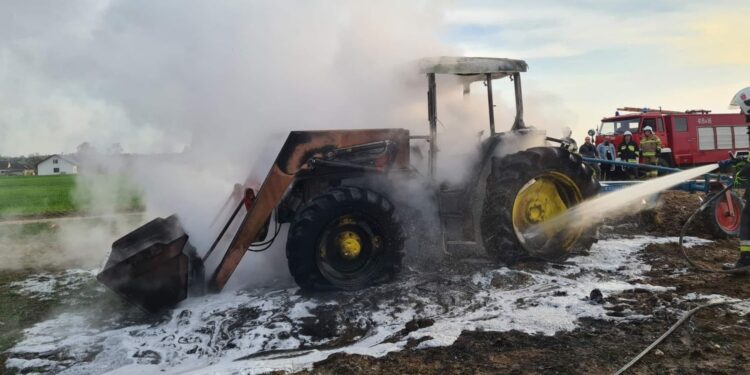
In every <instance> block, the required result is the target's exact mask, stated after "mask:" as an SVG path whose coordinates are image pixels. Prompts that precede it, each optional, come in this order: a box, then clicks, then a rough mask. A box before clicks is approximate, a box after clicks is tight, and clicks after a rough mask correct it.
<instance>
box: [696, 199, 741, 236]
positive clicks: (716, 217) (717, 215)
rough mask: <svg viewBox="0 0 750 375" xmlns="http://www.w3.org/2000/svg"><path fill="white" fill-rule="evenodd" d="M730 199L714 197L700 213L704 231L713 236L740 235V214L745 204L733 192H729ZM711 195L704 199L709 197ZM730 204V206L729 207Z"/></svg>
mask: <svg viewBox="0 0 750 375" xmlns="http://www.w3.org/2000/svg"><path fill="white" fill-rule="evenodd" d="M729 196H730V197H731V201H730V200H727V198H726V196H724V197H719V198H717V199H714V201H713V202H711V204H710V205H709V206H708V207H706V209H705V210H703V212H702V213H701V215H702V221H703V223H704V225H705V227H706V231H707V232H708V233H709V234H711V235H712V236H714V238H730V237H737V236H739V235H740V216H742V209H743V208H744V207H745V204H744V203H743V202H742V199H740V197H739V196H738V195H737V193H735V192H733V191H732V192H730V193H729ZM710 198H711V195H709V196H707V197H706V199H710ZM730 205H731V207H730Z"/></svg>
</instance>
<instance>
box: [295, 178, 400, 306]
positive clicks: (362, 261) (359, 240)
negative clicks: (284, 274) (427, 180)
mask: <svg viewBox="0 0 750 375" xmlns="http://www.w3.org/2000/svg"><path fill="white" fill-rule="evenodd" d="M394 211H395V207H394V206H393V204H392V203H391V202H390V201H389V200H388V199H386V198H385V197H383V196H382V195H380V194H378V193H376V192H374V191H372V190H367V189H363V188H358V187H338V188H334V189H331V190H329V191H327V192H325V193H323V194H321V195H319V196H317V197H315V198H313V199H312V200H311V201H310V202H308V203H307V204H306V205H305V206H304V207H303V208H302V209H301V210H300V211H299V212H298V214H297V215H296V217H295V220H294V221H293V222H292V224H291V226H290V228H289V235H288V238H287V243H286V256H287V260H288V263H289V271H290V272H291V274H292V276H293V277H294V280H295V281H296V282H297V285H299V286H300V288H302V289H303V290H307V291H309V290H321V289H322V290H325V289H339V290H356V289H362V288H364V287H366V286H369V285H372V284H375V283H378V282H381V281H386V280H388V279H391V278H393V277H394V276H395V275H396V273H398V272H399V271H400V268H401V260H402V258H403V247H404V236H403V235H402V228H401V224H400V223H399V221H398V219H397V218H396V215H395V212H394Z"/></svg>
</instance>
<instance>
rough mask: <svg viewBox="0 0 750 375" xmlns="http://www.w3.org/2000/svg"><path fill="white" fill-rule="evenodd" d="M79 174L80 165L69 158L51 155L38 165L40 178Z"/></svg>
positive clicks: (37, 169)
mask: <svg viewBox="0 0 750 375" xmlns="http://www.w3.org/2000/svg"><path fill="white" fill-rule="evenodd" d="M76 173H78V163H77V162H76V161H75V160H74V159H73V158H71V157H69V156H62V155H51V156H49V157H47V158H46V159H44V160H42V161H41V162H39V164H37V165H36V174H37V175H38V176H51V175H57V174H76Z"/></svg>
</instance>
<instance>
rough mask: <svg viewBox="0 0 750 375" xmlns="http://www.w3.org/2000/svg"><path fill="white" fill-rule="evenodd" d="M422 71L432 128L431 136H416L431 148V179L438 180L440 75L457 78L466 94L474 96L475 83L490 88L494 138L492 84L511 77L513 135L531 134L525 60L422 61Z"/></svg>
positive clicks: (491, 121) (434, 58)
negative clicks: (526, 112)
mask: <svg viewBox="0 0 750 375" xmlns="http://www.w3.org/2000/svg"><path fill="white" fill-rule="evenodd" d="M418 64H419V68H420V71H421V72H422V73H424V74H426V75H427V113H428V121H429V124H430V134H429V135H428V136H426V137H425V136H423V137H420V136H416V137H413V138H416V139H426V140H427V141H428V142H429V144H430V151H429V170H430V176H431V177H434V176H435V159H436V156H437V149H438V147H437V122H438V111H437V84H436V80H435V76H436V75H437V74H449V75H453V76H456V77H457V78H458V80H459V81H460V82H461V83H462V84H463V93H464V95H468V94H469V93H470V86H471V84H472V83H474V82H484V84H485V86H486V87H487V108H488V114H489V130H490V136H491V137H494V136H495V135H496V134H497V131H496V129H495V104H494V99H493V97H492V81H493V80H495V79H501V78H505V77H509V78H510V80H511V81H513V86H514V93H515V104H516V117H515V120H514V122H513V125H512V127H511V131H526V130H528V129H527V127H526V124H525V123H524V120H523V94H522V90H521V73H524V72H526V70H527V69H528V65H527V64H526V62H525V61H523V60H513V59H505V58H495V57H454V56H441V57H433V58H425V59H422V60H420V61H419V63H418Z"/></svg>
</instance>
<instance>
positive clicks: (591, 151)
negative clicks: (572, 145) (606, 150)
mask: <svg viewBox="0 0 750 375" xmlns="http://www.w3.org/2000/svg"><path fill="white" fill-rule="evenodd" d="M578 153H579V154H581V156H585V157H587V158H592V159H598V158H599V153H598V152H597V151H596V146H594V144H593V143H591V137H589V136H586V138H585V139H584V141H583V144H582V145H581V147H580V148H579V149H578ZM587 164H588V165H589V166H591V168H593V169H594V172H595V173H596V175H597V176H599V175H601V174H602V172H601V170H600V169H599V163H587Z"/></svg>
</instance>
